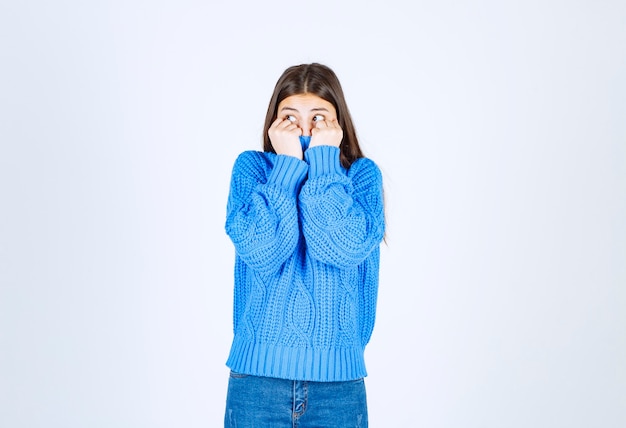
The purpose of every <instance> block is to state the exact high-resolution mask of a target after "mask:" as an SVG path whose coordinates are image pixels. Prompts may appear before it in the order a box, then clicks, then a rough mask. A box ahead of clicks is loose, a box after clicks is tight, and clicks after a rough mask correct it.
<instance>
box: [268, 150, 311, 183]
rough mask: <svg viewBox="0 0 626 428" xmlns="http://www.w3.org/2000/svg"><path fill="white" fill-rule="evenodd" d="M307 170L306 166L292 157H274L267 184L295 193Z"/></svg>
mask: <svg viewBox="0 0 626 428" xmlns="http://www.w3.org/2000/svg"><path fill="white" fill-rule="evenodd" d="M307 169H308V167H307V164H306V163H305V162H303V161H301V160H300V159H297V158H294V157H293V156H286V155H276V158H275V160H274V167H273V168H272V172H271V173H270V175H269V177H268V178H267V183H268V184H275V185H278V186H281V187H283V188H284V189H287V190H289V191H291V192H295V191H296V188H297V187H298V185H300V183H302V181H303V180H304V177H306V173H307Z"/></svg>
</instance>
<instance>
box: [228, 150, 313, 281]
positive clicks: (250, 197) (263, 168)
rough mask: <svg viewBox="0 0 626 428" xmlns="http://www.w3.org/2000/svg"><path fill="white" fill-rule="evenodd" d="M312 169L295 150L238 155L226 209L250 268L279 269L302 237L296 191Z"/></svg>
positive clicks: (233, 234)
mask: <svg viewBox="0 0 626 428" xmlns="http://www.w3.org/2000/svg"><path fill="white" fill-rule="evenodd" d="M306 173H307V165H306V163H305V162H303V161H301V160H299V159H296V158H293V157H290V156H281V155H277V156H272V157H268V155H267V154H265V153H261V152H254V151H248V152H244V153H242V154H241V155H239V157H238V158H237V160H236V161H235V166H234V167H233V173H232V178H231V185H230V194H229V196H228V204H227V209H226V233H227V234H228V236H229V237H230V238H231V240H232V242H233V244H234V246H235V251H236V253H237V255H238V256H239V257H241V259H242V260H243V261H244V262H245V263H246V264H247V265H248V266H250V268H252V269H254V270H256V271H258V272H260V273H269V272H273V271H276V270H278V269H279V268H280V266H281V265H282V264H283V263H284V262H285V260H287V258H288V257H289V256H290V255H291V254H292V253H293V251H294V249H295V247H296V245H297V243H298V239H299V226H298V213H297V208H296V195H297V191H298V190H299V187H300V185H301V183H302V181H303V180H304V177H305V176H306Z"/></svg>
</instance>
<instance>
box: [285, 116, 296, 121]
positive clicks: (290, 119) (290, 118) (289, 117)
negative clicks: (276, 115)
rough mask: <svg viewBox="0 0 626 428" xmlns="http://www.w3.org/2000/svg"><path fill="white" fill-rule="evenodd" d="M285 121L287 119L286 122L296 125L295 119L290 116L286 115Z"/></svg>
mask: <svg viewBox="0 0 626 428" xmlns="http://www.w3.org/2000/svg"><path fill="white" fill-rule="evenodd" d="M285 119H287V120H288V121H290V122H292V123H296V117H295V116H293V115H291V114H288V115H287V117H285Z"/></svg>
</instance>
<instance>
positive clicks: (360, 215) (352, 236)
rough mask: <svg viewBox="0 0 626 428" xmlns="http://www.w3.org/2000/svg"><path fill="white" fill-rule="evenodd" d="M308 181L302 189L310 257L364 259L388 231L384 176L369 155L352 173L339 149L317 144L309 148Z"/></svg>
mask: <svg viewBox="0 0 626 428" xmlns="http://www.w3.org/2000/svg"><path fill="white" fill-rule="evenodd" d="M305 159H306V161H307V162H309V179H308V180H307V182H306V183H305V185H304V186H303V187H302V191H301V192H300V199H299V203H300V212H301V215H302V232H303V234H304V237H305V240H306V243H307V248H308V250H309V252H310V254H311V256H312V257H314V258H315V259H317V260H319V261H321V262H323V263H326V264H329V265H333V266H337V267H340V268H346V267H350V266H355V265H358V264H360V263H361V262H363V260H365V259H366V258H367V257H368V255H369V254H370V253H371V252H372V251H373V250H374V249H375V248H377V247H378V246H379V244H380V242H381V241H382V238H383V235H384V231H385V220H384V209H383V190H382V175H381V173H380V170H379V169H378V167H377V166H376V164H375V163H374V162H373V161H371V160H370V159H367V158H361V159H357V160H356V161H355V162H354V163H353V164H352V166H351V167H350V169H349V170H348V171H346V170H344V169H343V168H342V167H341V164H340V161H339V149H338V148H336V147H331V146H317V147H312V148H311V149H309V150H307V151H306V152H305Z"/></svg>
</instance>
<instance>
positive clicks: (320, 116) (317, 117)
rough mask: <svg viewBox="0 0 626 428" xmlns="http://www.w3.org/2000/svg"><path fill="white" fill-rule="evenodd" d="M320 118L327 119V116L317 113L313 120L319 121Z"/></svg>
mask: <svg viewBox="0 0 626 428" xmlns="http://www.w3.org/2000/svg"><path fill="white" fill-rule="evenodd" d="M320 120H326V118H325V117H324V116H323V115H321V114H316V115H315V116H313V122H319V121H320Z"/></svg>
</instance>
